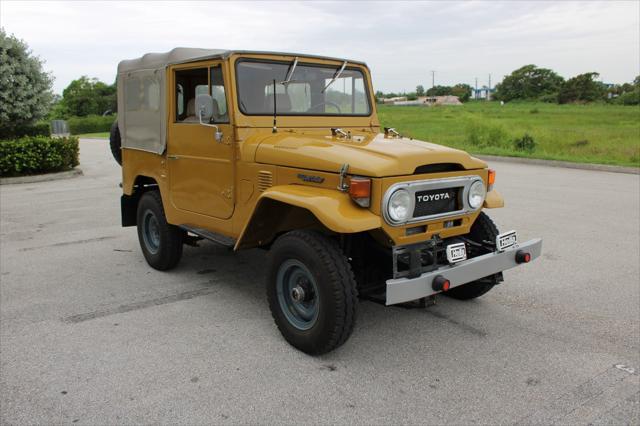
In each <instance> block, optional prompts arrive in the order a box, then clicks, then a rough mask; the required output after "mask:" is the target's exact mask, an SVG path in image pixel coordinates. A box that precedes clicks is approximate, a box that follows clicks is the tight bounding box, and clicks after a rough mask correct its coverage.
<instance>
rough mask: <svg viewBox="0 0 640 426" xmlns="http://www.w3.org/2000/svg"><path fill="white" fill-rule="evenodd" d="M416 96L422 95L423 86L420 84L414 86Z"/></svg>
mask: <svg viewBox="0 0 640 426" xmlns="http://www.w3.org/2000/svg"><path fill="white" fill-rule="evenodd" d="M416 96H424V86H423V85H422V84H418V85H417V86H416Z"/></svg>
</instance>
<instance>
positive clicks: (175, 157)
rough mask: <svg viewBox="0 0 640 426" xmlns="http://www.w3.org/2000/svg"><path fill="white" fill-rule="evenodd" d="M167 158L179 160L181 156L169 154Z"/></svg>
mask: <svg viewBox="0 0 640 426" xmlns="http://www.w3.org/2000/svg"><path fill="white" fill-rule="evenodd" d="M167 158H168V159H169V160H177V159H179V158H180V157H178V156H177V155H167Z"/></svg>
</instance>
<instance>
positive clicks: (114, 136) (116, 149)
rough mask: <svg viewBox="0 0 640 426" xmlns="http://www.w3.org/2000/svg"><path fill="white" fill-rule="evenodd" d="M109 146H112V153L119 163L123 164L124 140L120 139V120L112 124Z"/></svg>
mask: <svg viewBox="0 0 640 426" xmlns="http://www.w3.org/2000/svg"><path fill="white" fill-rule="evenodd" d="M109 146H110V147H111V154H113V158H114V159H115V160H116V162H117V163H118V164H120V165H121V166H122V151H121V149H120V148H122V142H121V140H120V129H119V128H118V120H116V121H115V122H114V123H113V124H112V125H111V132H110V133H109Z"/></svg>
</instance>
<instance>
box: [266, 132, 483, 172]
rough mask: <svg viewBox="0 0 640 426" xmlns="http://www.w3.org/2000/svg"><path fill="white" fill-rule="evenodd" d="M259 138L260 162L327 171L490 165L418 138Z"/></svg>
mask: <svg viewBox="0 0 640 426" xmlns="http://www.w3.org/2000/svg"><path fill="white" fill-rule="evenodd" d="M255 142H258V146H257V149H256V151H255V162H257V163H263V164H273V165H278V166H286V167H294V168H303V169H311V170H319V171H326V172H338V171H339V170H340V167H341V166H342V165H343V164H344V163H348V164H349V173H350V174H357V175H362V176H370V177H386V176H401V175H412V174H414V172H415V170H416V168H417V167H419V166H424V165H429V164H442V163H453V164H460V165H461V166H462V167H463V168H464V169H467V170H468V169H481V168H485V167H487V165H486V163H485V162H484V161H481V160H479V159H477V158H474V157H471V156H470V155H469V154H467V153H466V152H464V151H460V150H457V149H452V148H447V147H444V146H441V145H436V144H433V143H429V142H423V141H419V140H415V139H407V138H402V139H395V138H385V137H384V135H382V134H378V135H365V136H361V135H356V136H353V139H351V140H345V139H338V138H335V137H332V136H323V135H308V134H301V133H293V132H281V133H278V134H274V135H269V136H263V137H262V138H261V140H259V141H255Z"/></svg>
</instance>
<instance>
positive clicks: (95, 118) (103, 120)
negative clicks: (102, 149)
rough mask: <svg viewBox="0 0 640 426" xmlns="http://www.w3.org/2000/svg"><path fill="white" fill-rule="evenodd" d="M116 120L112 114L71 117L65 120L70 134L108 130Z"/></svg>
mask: <svg viewBox="0 0 640 426" xmlns="http://www.w3.org/2000/svg"><path fill="white" fill-rule="evenodd" d="M114 121H116V117H115V116H113V115H107V116H104V117H103V116H101V115H88V116H86V117H71V118H69V119H68V120H67V124H69V131H70V132H71V134H72V135H82V134H84V133H99V132H108V131H109V130H111V125H112V124H113V122H114Z"/></svg>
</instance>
